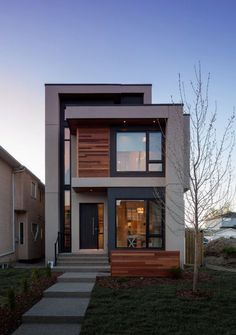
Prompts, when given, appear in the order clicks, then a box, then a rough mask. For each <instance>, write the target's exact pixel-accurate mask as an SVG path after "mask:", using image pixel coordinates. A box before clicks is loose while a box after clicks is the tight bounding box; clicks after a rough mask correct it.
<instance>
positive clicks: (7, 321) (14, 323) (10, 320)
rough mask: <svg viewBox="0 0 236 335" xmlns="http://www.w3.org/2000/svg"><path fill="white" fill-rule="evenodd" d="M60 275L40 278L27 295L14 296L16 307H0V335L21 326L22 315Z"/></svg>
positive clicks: (55, 274)
mask: <svg viewBox="0 0 236 335" xmlns="http://www.w3.org/2000/svg"><path fill="white" fill-rule="evenodd" d="M60 274H61V273H53V274H52V276H51V277H41V278H39V279H38V280H37V282H35V283H32V284H31V286H30V287H29V290H28V292H27V293H21V294H16V307H15V308H14V309H13V310H10V308H9V307H8V306H6V305H5V306H0V334H1V335H9V334H11V333H12V332H13V331H14V330H15V329H16V328H18V327H19V326H20V324H21V319H22V315H23V314H24V313H25V312H26V311H27V310H28V309H29V308H31V307H32V306H33V305H34V304H35V303H36V302H38V301H39V300H40V299H41V298H42V296H43V291H44V290H46V289H47V288H48V287H50V286H51V285H53V284H54V283H55V282H56V281H57V277H58V276H59V275H60Z"/></svg>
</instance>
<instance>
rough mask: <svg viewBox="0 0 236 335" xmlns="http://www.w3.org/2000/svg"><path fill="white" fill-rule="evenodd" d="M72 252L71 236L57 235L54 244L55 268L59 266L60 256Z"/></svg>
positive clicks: (66, 234) (59, 233) (65, 234)
mask: <svg viewBox="0 0 236 335" xmlns="http://www.w3.org/2000/svg"><path fill="white" fill-rule="evenodd" d="M70 251H71V235H70V234H68V233H61V232H58V233H57V239H56V241H55V243H54V266H56V265H57V258H58V254H59V253H61V252H70Z"/></svg>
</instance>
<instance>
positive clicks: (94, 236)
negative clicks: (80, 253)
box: [80, 204, 98, 249]
mask: <svg viewBox="0 0 236 335" xmlns="http://www.w3.org/2000/svg"><path fill="white" fill-rule="evenodd" d="M97 248H98V205H97V204H80V249H97Z"/></svg>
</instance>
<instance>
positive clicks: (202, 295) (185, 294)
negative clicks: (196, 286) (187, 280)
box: [176, 289, 213, 300]
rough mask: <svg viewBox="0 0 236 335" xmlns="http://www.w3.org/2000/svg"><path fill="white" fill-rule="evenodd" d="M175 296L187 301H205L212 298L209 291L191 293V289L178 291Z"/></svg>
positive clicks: (211, 293)
mask: <svg viewBox="0 0 236 335" xmlns="http://www.w3.org/2000/svg"><path fill="white" fill-rule="evenodd" d="M176 294H177V296H178V297H181V298H188V299H200V300H205V299H207V300H208V299H211V298H212V297H213V292H211V291H206V290H202V289H201V290H196V291H195V292H193V290H191V289H183V290H178V291H177V293H176Z"/></svg>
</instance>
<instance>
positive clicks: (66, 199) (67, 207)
mask: <svg viewBox="0 0 236 335" xmlns="http://www.w3.org/2000/svg"><path fill="white" fill-rule="evenodd" d="M70 222H71V209H70V191H64V246H65V249H69V248H70V233H71V225H70Z"/></svg>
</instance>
